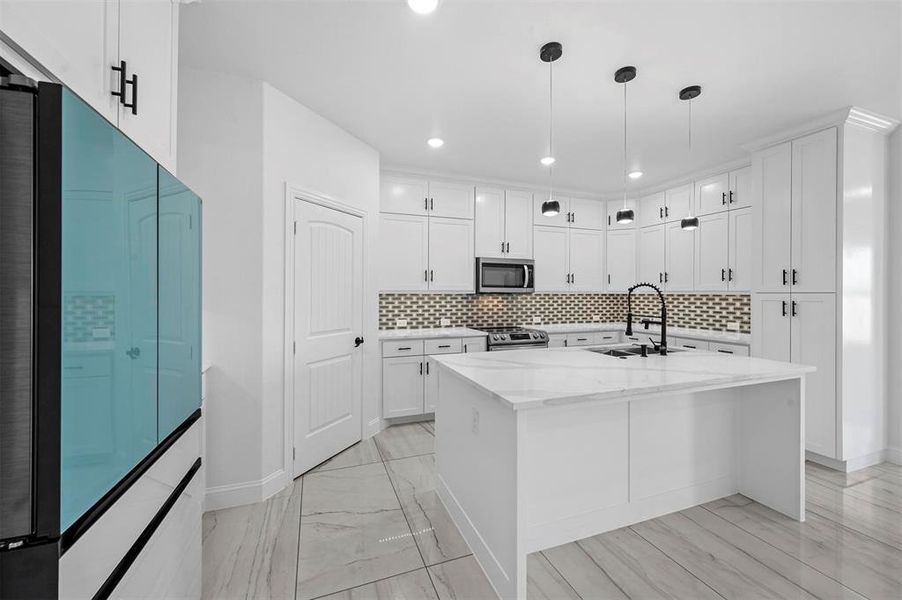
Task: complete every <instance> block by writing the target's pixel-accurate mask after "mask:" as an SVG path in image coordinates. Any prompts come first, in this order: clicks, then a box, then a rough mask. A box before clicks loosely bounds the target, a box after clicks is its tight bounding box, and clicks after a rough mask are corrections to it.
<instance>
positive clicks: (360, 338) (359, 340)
mask: <svg viewBox="0 0 902 600" xmlns="http://www.w3.org/2000/svg"><path fill="white" fill-rule="evenodd" d="M362 343H363V336H358V337H355V338H354V347H355V348H356V347H358V346H359V345H360V344H362Z"/></svg>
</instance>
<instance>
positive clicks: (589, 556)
mask: <svg viewBox="0 0 902 600" xmlns="http://www.w3.org/2000/svg"><path fill="white" fill-rule="evenodd" d="M583 539H586V538H583ZM580 541H581V540H577V541H575V542H573V543H574V544H576V547H577V548H579V551H580V552H582V553H583V554H585V555H586V558H588V559H589V560H590V561H592V564H594V565H595V566H596V567H598V570H599V571H601V572H602V573H604V575H605V577H607V578H608V579H610V580H611V583H613V584H614V586H615V587H616V588H617V589H618V590H620V591H621V593H623V595H624V596H625V597H626V598H630V595H629V594H627V593H626V590H625V589H623V588H622V587H620V584H619V583H617V581H616V580H615V579H614V578H613V577H611V574H610V573H608V572H607V571H605V568H604V567H602V566H601V565H600V564H599V563H598V561H597V560H595V557H594V556H592V555H591V554H589V552H588V551H587V550H586V549H585V548H583V546H582V544H580V543H579V542H580ZM545 558H548V557H547V556H546V557H545ZM548 562H551V559H550V558H549V559H548ZM552 564H554V563H552ZM555 568H556V567H555ZM564 580H565V581H567V583H569V584H570V587H573V584H572V583H570V581H568V580H567V578H566V577H564Z"/></svg>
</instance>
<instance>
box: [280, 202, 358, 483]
mask: <svg viewBox="0 0 902 600" xmlns="http://www.w3.org/2000/svg"><path fill="white" fill-rule="evenodd" d="M295 216H296V219H297V223H298V232H297V235H296V236H295V239H294V240H295V244H294V342H295V354H294V447H295V449H296V454H295V460H294V475H295V476H298V475H300V474H301V473H303V472H305V471H307V470H308V469H311V468H312V467H314V466H316V465H318V464H319V463H321V462H323V461H324V460H326V459H327V458H329V457H330V456H333V455H335V454H337V453H339V452H341V451H342V450H344V449H345V448H347V447H348V446H350V445H351V444H353V443H354V442H357V441H359V440H360V432H361V416H360V415H361V399H362V380H361V363H362V360H361V359H362V355H361V352H362V350H361V349H359V348H358V347H357V346H356V345H355V342H354V339H355V338H356V337H358V336H361V335H362V334H363V280H364V273H363V245H364V240H363V223H362V219H360V217H356V216H352V215H349V214H346V213H342V212H339V211H337V210H332V209H329V208H325V207H323V206H318V205H316V204H311V203H309V202H304V201H301V200H296V201H295Z"/></svg>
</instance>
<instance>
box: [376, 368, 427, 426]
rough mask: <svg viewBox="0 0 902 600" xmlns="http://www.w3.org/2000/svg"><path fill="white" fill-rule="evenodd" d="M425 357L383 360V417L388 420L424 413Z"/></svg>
mask: <svg viewBox="0 0 902 600" xmlns="http://www.w3.org/2000/svg"><path fill="white" fill-rule="evenodd" d="M425 362H426V357H425V356H402V357H398V358H383V359H382V416H383V417H385V418H386V419H391V418H394V417H406V416H408V415H419V414H421V413H422V412H423V394H424V388H423V377H424V376H425V371H426V369H425V364H424V363H425Z"/></svg>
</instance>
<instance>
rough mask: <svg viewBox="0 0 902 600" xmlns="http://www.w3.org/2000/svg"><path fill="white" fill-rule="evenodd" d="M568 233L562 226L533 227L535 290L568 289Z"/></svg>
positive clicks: (564, 290) (557, 290) (554, 290)
mask: <svg viewBox="0 0 902 600" xmlns="http://www.w3.org/2000/svg"><path fill="white" fill-rule="evenodd" d="M569 233H570V232H569V230H567V229H564V228H563V227H547V226H542V227H535V228H533V244H534V245H535V255H536V258H535V261H536V265H535V266H536V274H535V279H536V282H535V283H536V291H537V292H566V291H567V290H569V289H570V283H569V280H570V240H569V239H568V238H569Z"/></svg>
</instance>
